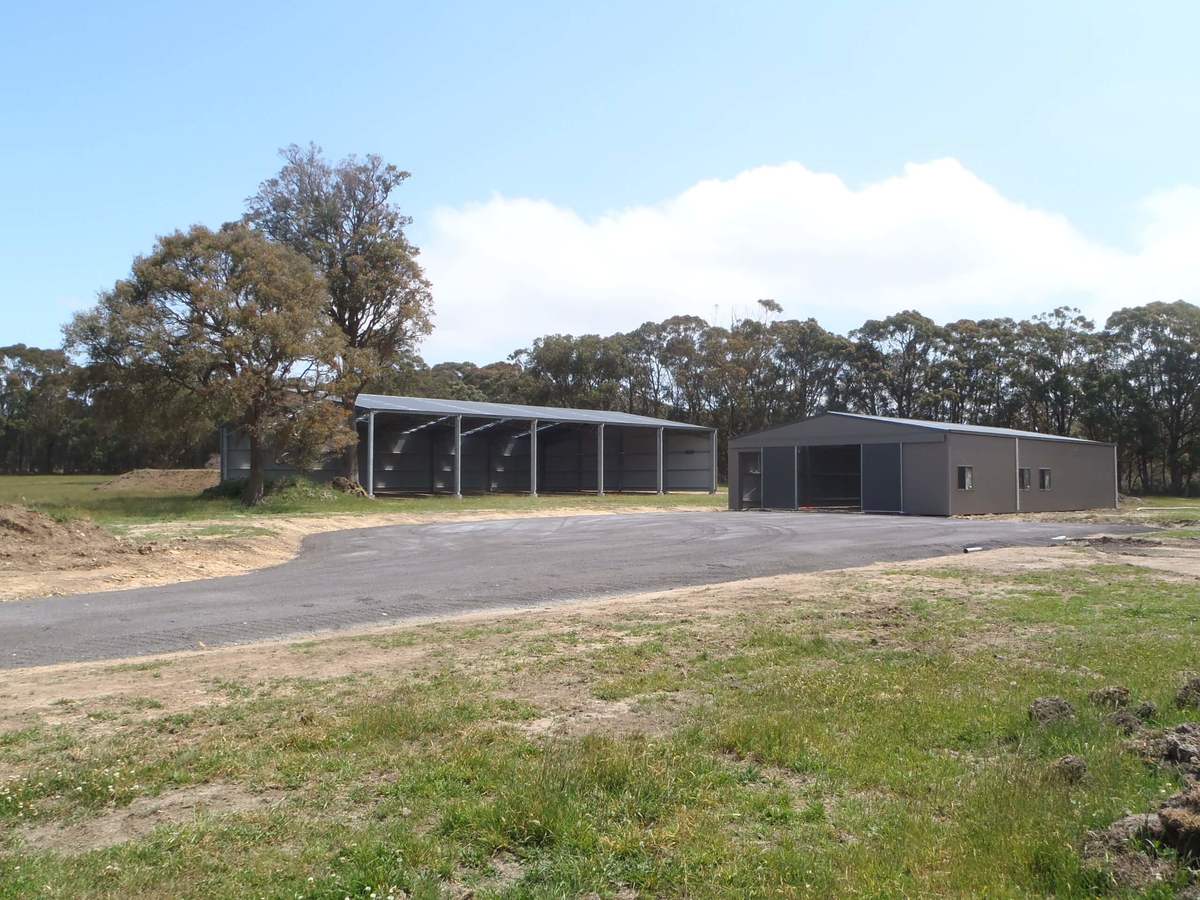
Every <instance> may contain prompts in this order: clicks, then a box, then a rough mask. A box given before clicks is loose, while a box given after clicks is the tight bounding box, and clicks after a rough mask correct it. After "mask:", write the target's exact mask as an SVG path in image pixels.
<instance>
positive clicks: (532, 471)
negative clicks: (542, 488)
mask: <svg viewBox="0 0 1200 900" xmlns="http://www.w3.org/2000/svg"><path fill="white" fill-rule="evenodd" d="M537 431H538V420H537V419H530V420H529V495H530V496H531V497H536V496H537V489H538V484H537V473H538V458H537Z"/></svg>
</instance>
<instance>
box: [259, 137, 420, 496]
mask: <svg viewBox="0 0 1200 900" xmlns="http://www.w3.org/2000/svg"><path fill="white" fill-rule="evenodd" d="M280 155H281V156H282V157H283V159H284V165H283V168H282V169H281V170H280V172H279V174H278V175H276V176H275V177H274V178H271V179H268V180H267V181H264V182H263V183H262V184H261V185H260V186H259V189H258V193H256V194H255V195H254V196H253V197H250V198H249V199H248V200H247V201H246V215H245V218H244V221H245V222H246V223H247V224H249V225H250V226H251V227H252V228H254V229H256V230H257V231H259V232H261V233H263V234H265V235H267V236H268V237H269V238H270V239H271V240H273V241H275V242H277V243H280V244H283V245H285V246H287V247H290V248H291V249H293V250H295V251H296V252H298V253H300V254H302V255H304V256H305V257H306V258H307V259H308V260H309V261H310V262H311V263H312V264H313V265H314V266H315V267H316V269H317V270H318V271H319V272H320V273H321V274H322V275H323V276H324V277H325V282H326V290H327V294H326V301H325V309H326V312H327V314H328V316H329V319H330V321H332V322H333V323H334V324H335V325H336V326H337V327H338V329H339V330H340V331H341V332H342V335H343V336H344V338H345V342H344V350H343V352H342V353H341V355H340V356H339V358H338V360H337V369H338V383H339V386H340V390H341V402H342V404H343V406H344V408H345V409H346V411H347V414H348V415H352V414H353V412H354V407H355V402H356V400H357V399H358V395H359V394H360V393H361V392H362V391H363V390H364V389H365V388H366V387H367V386H368V385H369V384H371V383H372V382H376V381H378V380H379V379H380V378H381V377H382V376H383V375H384V373H386V372H387V371H388V370H389V369H391V368H392V367H394V365H395V364H396V363H397V362H398V361H399V360H401V359H403V358H404V357H406V356H407V355H408V354H409V353H410V352H411V351H412V349H413V348H414V347H415V346H416V344H417V343H418V342H419V340H420V339H421V338H422V337H423V336H425V335H427V334H428V333H429V332H430V330H431V327H432V326H431V324H430V316H431V314H432V310H433V298H432V294H431V290H430V285H429V281H428V280H427V279H426V278H425V273H424V271H422V269H421V266H420V265H419V263H418V262H417V256H418V254H419V252H420V251H419V250H418V249H417V247H416V246H414V245H413V244H412V243H411V242H410V241H409V240H408V237H407V235H406V234H405V228H406V227H407V226H408V225H410V224H411V222H412V219H411V218H410V217H408V216H406V215H404V214H403V213H402V212H401V210H400V207H399V206H398V205H397V203H396V202H395V198H394V195H395V193H396V191H397V189H398V188H399V187H400V186H401V185H402V184H403V183H404V182H405V181H406V180H407V179H408V177H409V173H408V172H404V171H402V170H400V169H398V168H397V167H396V166H393V165H390V164H388V163H385V162H384V161H383V160H382V159H381V158H380V157H378V156H374V155H370V156H367V157H365V158H363V159H359V158H357V157H353V156H351V157H348V158H346V159H344V160H342V161H341V162H338V163H330V162H328V161H327V160H326V159H325V158H324V157H323V155H322V153H321V149H320V148H319V147H316V146H314V145H311V144H310V145H309V146H308V147H299V146H296V145H292V146H290V147H287V148H285V149H284V150H282V151H281V152H280ZM346 471H347V475H349V476H350V477H351V478H352V479H354V480H357V479H358V454H357V452H355V451H354V450H353V448H350V450H349V452H348V453H347V455H346Z"/></svg>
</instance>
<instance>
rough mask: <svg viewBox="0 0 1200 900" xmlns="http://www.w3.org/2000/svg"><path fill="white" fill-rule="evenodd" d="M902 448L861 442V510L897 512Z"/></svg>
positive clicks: (900, 488)
mask: <svg viewBox="0 0 1200 900" xmlns="http://www.w3.org/2000/svg"><path fill="white" fill-rule="evenodd" d="M903 477H904V456H903V448H902V447H901V445H900V444H899V443H896V444H863V445H862V484H861V490H862V508H863V511H864V512H900V511H901V510H902V509H903V506H902V503H903V500H904V489H903V487H902V484H903Z"/></svg>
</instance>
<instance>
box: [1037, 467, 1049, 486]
mask: <svg viewBox="0 0 1200 900" xmlns="http://www.w3.org/2000/svg"><path fill="white" fill-rule="evenodd" d="M1038 490H1040V491H1048V490H1050V470H1049V469H1038Z"/></svg>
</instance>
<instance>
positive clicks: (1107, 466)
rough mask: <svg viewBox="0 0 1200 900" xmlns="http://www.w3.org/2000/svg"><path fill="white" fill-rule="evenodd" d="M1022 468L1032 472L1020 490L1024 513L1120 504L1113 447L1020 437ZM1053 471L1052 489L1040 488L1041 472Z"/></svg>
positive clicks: (1098, 507) (1096, 507)
mask: <svg viewBox="0 0 1200 900" xmlns="http://www.w3.org/2000/svg"><path fill="white" fill-rule="evenodd" d="M1019 456H1020V465H1021V467H1023V468H1024V467H1027V468H1029V469H1031V470H1032V471H1031V472H1030V476H1031V484H1030V489H1029V490H1027V491H1021V511H1022V512H1061V511H1064V510H1070V509H1100V508H1104V507H1109V508H1111V507H1115V506H1116V505H1117V470H1116V465H1117V460H1116V454H1115V453H1114V452H1113V447H1112V445H1111V444H1070V443H1062V442H1061V441H1038V440H1031V439H1027V438H1021V440H1020V442H1019ZM1043 467H1045V468H1048V469H1050V472H1051V478H1050V482H1051V486H1050V490H1048V491H1042V490H1039V489H1038V469H1039V468H1043Z"/></svg>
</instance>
